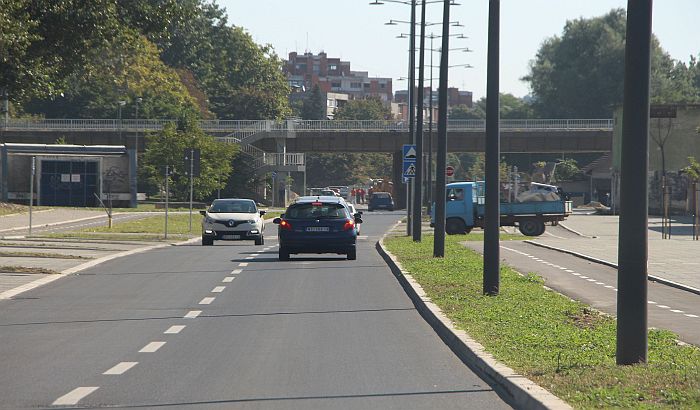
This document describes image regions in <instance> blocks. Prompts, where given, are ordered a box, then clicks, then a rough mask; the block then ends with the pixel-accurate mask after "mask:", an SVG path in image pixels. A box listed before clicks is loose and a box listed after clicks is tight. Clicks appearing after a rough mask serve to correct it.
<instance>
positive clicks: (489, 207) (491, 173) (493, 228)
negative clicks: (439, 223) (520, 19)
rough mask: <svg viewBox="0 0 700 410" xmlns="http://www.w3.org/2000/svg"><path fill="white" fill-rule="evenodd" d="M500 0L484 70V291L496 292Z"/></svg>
mask: <svg viewBox="0 0 700 410" xmlns="http://www.w3.org/2000/svg"><path fill="white" fill-rule="evenodd" d="M499 26H500V0H489V44H488V48H489V49H488V68H487V72H486V74H487V75H486V164H485V168H486V182H485V184H486V209H485V210H486V215H485V217H486V223H485V229H484V289H483V291H484V294H485V295H493V296H495V295H498V287H499V281H500V261H499V253H500V252H499V251H500V249H499V232H498V231H499V229H500V225H501V215H500V200H501V199H500V195H499V189H500V185H501V184H500V181H499V169H498V168H499V167H498V165H499V157H500V149H501V147H500V130H499V128H498V121H499V95H498V93H499V84H498V80H499V79H498V73H499V66H498V64H499V58H498V57H499V55H498V54H499Z"/></svg>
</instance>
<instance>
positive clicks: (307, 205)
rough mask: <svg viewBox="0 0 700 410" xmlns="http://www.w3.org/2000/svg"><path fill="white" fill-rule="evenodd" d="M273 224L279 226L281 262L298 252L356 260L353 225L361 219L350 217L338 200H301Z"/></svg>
mask: <svg viewBox="0 0 700 410" xmlns="http://www.w3.org/2000/svg"><path fill="white" fill-rule="evenodd" d="M273 223H275V224H277V225H278V226H279V227H278V230H277V236H278V238H279V259H280V260H281V261H286V260H289V258H290V255H291V254H299V253H337V254H340V255H347V258H348V259H349V260H355V259H357V249H356V246H355V245H356V242H357V229H356V224H358V223H362V219H361V217H360V214H355V215H351V214H350V211H349V210H348V207H347V203H346V202H345V200H344V199H342V198H338V197H330V196H322V197H301V198H299V199H298V200H297V201H295V202H294V203H293V204H291V205H290V206H289V208H287V210H286V211H285V213H284V214H282V216H281V217H280V218H275V219H274V221H273Z"/></svg>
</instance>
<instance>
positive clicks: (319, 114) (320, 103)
mask: <svg viewBox="0 0 700 410" xmlns="http://www.w3.org/2000/svg"><path fill="white" fill-rule="evenodd" d="M301 118H303V119H305V120H325V119H326V101H325V99H324V98H323V95H322V94H321V89H320V88H319V87H318V84H316V85H314V88H313V89H312V90H311V93H310V94H309V95H307V96H306V98H305V99H304V102H303V103H302V106H301Z"/></svg>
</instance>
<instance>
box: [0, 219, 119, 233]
mask: <svg viewBox="0 0 700 410" xmlns="http://www.w3.org/2000/svg"><path fill="white" fill-rule="evenodd" d="M98 218H106V215H95V216H87V217H85V218H78V219H70V220H68V221H61V222H51V223H47V224H37V225H33V226H32V228H46V227H47V226H56V225H63V224H70V223H75V222H83V221H89V220H91V219H98ZM27 229H29V225H27V226H18V227H16V228H9V229H0V232H12V231H22V230H27Z"/></svg>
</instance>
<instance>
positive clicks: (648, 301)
mask: <svg viewBox="0 0 700 410" xmlns="http://www.w3.org/2000/svg"><path fill="white" fill-rule="evenodd" d="M647 303H648V304H650V305H655V304H656V302H654V301H653V300H647Z"/></svg>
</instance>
